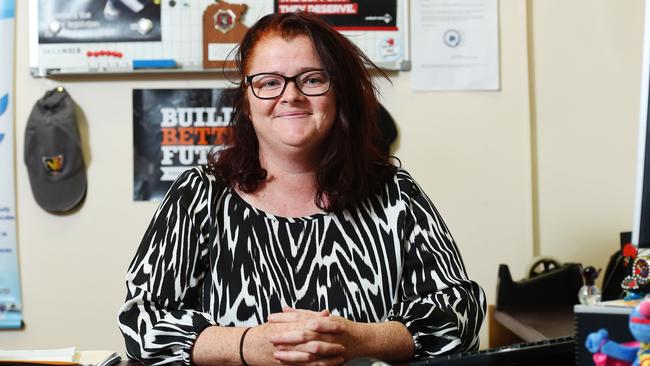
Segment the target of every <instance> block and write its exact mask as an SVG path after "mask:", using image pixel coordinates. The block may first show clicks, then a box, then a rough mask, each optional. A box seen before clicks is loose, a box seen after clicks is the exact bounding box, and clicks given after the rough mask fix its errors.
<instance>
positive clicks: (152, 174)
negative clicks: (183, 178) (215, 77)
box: [133, 89, 233, 201]
mask: <svg viewBox="0 0 650 366" xmlns="http://www.w3.org/2000/svg"><path fill="white" fill-rule="evenodd" d="M232 112H233V108H232V98H231V97H230V96H229V95H228V93H225V89H134V90H133V152H134V154H133V170H134V171H133V199H134V200H135V201H148V200H157V199H160V198H162V197H163V196H164V195H165V193H166V192H167V190H168V189H169V187H170V186H171V184H172V182H173V181H174V180H175V179H176V178H177V177H178V175H179V174H181V173H182V172H183V171H185V170H187V169H188V168H190V167H193V166H197V165H203V164H207V162H208V154H209V153H210V152H212V151H215V150H216V151H218V150H219V149H221V148H223V147H224V146H225V145H226V144H227V142H228V139H229V137H230V127H229V124H230V119H231V116H232Z"/></svg>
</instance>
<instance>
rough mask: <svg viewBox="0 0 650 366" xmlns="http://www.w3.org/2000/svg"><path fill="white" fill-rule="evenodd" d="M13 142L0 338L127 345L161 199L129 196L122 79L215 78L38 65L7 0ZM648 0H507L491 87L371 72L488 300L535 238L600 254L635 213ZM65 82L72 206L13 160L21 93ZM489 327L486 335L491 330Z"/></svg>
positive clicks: (545, 245)
mask: <svg viewBox="0 0 650 366" xmlns="http://www.w3.org/2000/svg"><path fill="white" fill-rule="evenodd" d="M17 3H18V4H17V12H16V13H17V14H16V15H17V32H16V33H17V40H16V41H17V55H16V57H17V59H16V65H17V66H16V99H17V103H16V131H17V136H16V150H17V159H18V164H17V187H18V190H17V194H18V220H19V255H20V265H21V276H22V287H23V302H24V316H25V323H26V328H25V329H24V330H21V331H0V347H2V348H27V347H30V348H34V347H62V346H67V345H76V346H78V347H79V348H81V349H114V350H119V351H123V343H122V340H121V336H120V334H119V332H118V330H117V326H116V323H115V318H116V312H117V309H118V307H119V305H120V303H121V301H122V299H123V297H124V288H123V277H124V272H125V270H126V267H127V266H128V263H129V261H130V260H131V257H132V255H133V253H134V251H135V248H136V246H137V245H138V243H139V239H140V237H141V235H142V234H143V232H144V229H145V227H146V225H147V224H148V221H149V219H150V217H151V215H152V214H153V211H154V209H155V204H152V203H135V202H133V201H132V200H131V197H132V171H133V166H132V129H131V123H132V121H131V89H134V88H187V87H219V86H222V85H224V82H223V80H219V79H217V78H216V77H215V76H214V75H205V76H201V77H199V78H196V77H192V78H191V80H186V79H184V78H187V77H188V76H187V75H185V76H175V77H168V76H165V77H160V78H150V77H140V76H129V77H114V78H99V77H89V78H66V79H61V80H51V79H34V78H32V77H31V76H29V70H28V66H27V65H28V44H27V30H28V21H27V2H26V1H25V2H23V1H17ZM642 10H643V2H642V0H628V1H626V2H625V5H621V3H620V1H619V2H617V1H613V0H610V1H604V0H601V1H587V0H583V1H577V0H574V1H568V2H567V1H566V0H564V1H562V0H535V1H528V2H525V1H522V0H501V1H500V38H501V44H500V47H501V49H500V58H501V82H502V88H501V89H502V90H501V91H499V92H453V93H414V92H412V91H411V90H410V78H411V74H410V73H409V72H400V73H394V74H393V75H392V81H393V84H392V85H391V84H388V83H386V82H383V81H382V82H381V92H382V101H383V103H384V104H385V105H386V107H387V108H388V110H389V111H390V112H391V113H392V115H393V116H394V117H395V119H396V120H397V122H398V127H399V132H400V140H399V143H398V146H397V149H396V151H395V154H396V155H397V156H398V157H400V159H401V160H402V162H403V166H404V167H405V168H406V169H408V170H409V171H410V172H411V173H412V174H413V175H414V176H415V178H416V179H417V180H418V181H419V183H420V184H421V185H422V186H423V187H424V189H425V191H426V192H427V193H428V194H429V196H430V197H431V199H432V200H433V201H434V202H435V203H436V205H437V206H438V208H439V209H440V211H441V212H442V214H443V216H444V217H445V219H446V222H447V224H448V225H449V227H450V228H451V230H452V232H453V233H454V236H455V238H456V240H457V242H458V245H459V247H460V250H461V252H462V254H463V256H464V258H465V262H466V265H467V267H468V271H469V273H470V275H471V276H472V277H473V278H474V279H476V280H477V281H478V282H479V283H481V284H482V285H483V286H484V288H485V289H486V292H487V294H488V299H489V301H490V302H494V294H495V287H496V270H497V267H498V264H499V263H508V264H509V265H510V266H511V268H512V270H513V273H514V276H515V277H516V278H521V277H522V276H523V275H524V273H525V269H526V267H527V266H528V264H529V263H530V262H531V261H532V258H533V256H534V255H535V254H545V255H553V256H555V257H557V258H559V259H560V260H563V261H564V260H575V261H583V262H586V263H595V264H598V265H601V266H602V265H604V263H605V257H606V256H608V255H609V254H610V253H611V252H612V251H613V250H614V249H615V247H616V243H617V235H618V232H619V231H621V230H626V229H629V228H631V226H632V206H633V204H632V199H633V198H632V196H633V189H634V187H633V185H634V183H633V177H634V171H633V170H634V159H635V146H636V123H637V114H638V113H637V109H638V107H637V106H638V90H639V75H640V60H639V58H640V55H641V52H640V47H641V33H642ZM58 85H63V86H64V87H66V88H67V89H68V91H69V93H70V94H71V95H72V97H73V98H74V99H75V101H76V102H77V104H78V105H79V107H80V109H81V111H82V113H83V115H84V116H85V122H84V126H85V128H84V131H85V138H86V141H87V142H88V145H89V149H88V152H87V153H88V157H89V159H88V160H89V164H88V181H89V187H88V196H87V199H86V202H85V204H84V206H83V207H82V208H81V209H80V210H79V211H78V212H76V213H74V214H71V215H68V216H53V215H50V214H48V213H46V212H44V211H43V210H41V209H40V208H39V207H38V206H37V205H36V203H35V202H34V199H33V197H32V195H31V191H30V187H29V182H28V178H27V175H26V170H25V167H24V164H23V163H22V149H23V133H24V132H23V131H24V128H25V124H26V119H27V117H28V115H29V112H30V110H31V107H32V105H33V103H34V102H35V100H36V99H38V98H39V97H40V96H41V95H42V94H43V93H44V92H45V90H47V89H50V88H53V87H55V86H58ZM485 334H486V333H485V329H484V331H483V339H484V340H485V339H486V338H485Z"/></svg>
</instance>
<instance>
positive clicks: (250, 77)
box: [245, 69, 333, 100]
mask: <svg viewBox="0 0 650 366" xmlns="http://www.w3.org/2000/svg"><path fill="white" fill-rule="evenodd" d="M314 71H323V72H324V73H325V74H327V77H328V79H329V85H327V90H325V91H324V92H322V93H318V94H307V93H305V92H304V91H302V89H300V87H299V86H298V83H297V82H296V81H297V80H298V76H300V75H302V74H306V73H308V72H314ZM260 75H274V76H279V77H281V78H283V79H284V85H283V86H282V91H281V92H280V94H278V95H277V96H275V97H260V96H258V95H257V94H256V93H255V89H253V83H252V81H253V78H254V77H256V76H260ZM332 79H333V77H332V75H330V73H329V72H327V70H325V69H311V70H305V71H303V72H300V73H297V74H296V75H294V76H284V75H282V74H276V73H274V72H260V73H257V74H253V75H248V76H246V78H245V80H246V83H247V84H248V85H249V86H250V87H251V91H252V92H253V95H254V96H255V97H256V98H257V99H263V100H270V99H276V98H280V97H281V96H282V94H284V92H285V91H286V90H287V85H289V82H291V81H293V83H294V85H295V86H296V89H298V91H299V92H300V93H301V94H302V95H304V96H307V97H319V96H321V95H325V94H327V92H328V91H330V89H332Z"/></svg>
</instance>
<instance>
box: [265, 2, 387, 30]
mask: <svg viewBox="0 0 650 366" xmlns="http://www.w3.org/2000/svg"><path fill="white" fill-rule="evenodd" d="M274 7H275V8H274V10H275V12H276V13H280V14H282V13H291V12H296V11H308V12H312V13H316V14H318V15H320V16H321V17H323V18H324V19H325V20H327V21H328V22H329V23H330V24H332V25H333V26H334V27H335V28H336V29H338V30H389V31H396V30H397V22H396V21H395V18H396V17H397V0H274Z"/></svg>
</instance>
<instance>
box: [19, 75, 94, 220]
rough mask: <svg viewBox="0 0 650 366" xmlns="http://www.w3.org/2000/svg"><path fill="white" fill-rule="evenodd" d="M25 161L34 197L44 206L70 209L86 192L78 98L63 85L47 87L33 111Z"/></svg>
mask: <svg viewBox="0 0 650 366" xmlns="http://www.w3.org/2000/svg"><path fill="white" fill-rule="evenodd" d="M25 165H27V172H28V174H29V182H30V184H31V187H32V193H33V194H34V198H35V199H36V202H37V203H38V205H39V206H41V207H42V208H43V209H44V210H46V211H49V212H54V213H62V212H67V211H70V210H72V209H73V208H75V207H76V206H77V205H79V204H80V203H81V202H82V201H83V199H84V197H85V196H86V166H85V164H84V160H83V155H82V152H81V138H80V136H79V128H78V126H77V116H76V115H75V111H74V102H73V101H72V99H71V98H70V96H69V95H68V93H67V92H66V91H65V90H64V89H63V88H61V87H59V88H55V89H52V90H49V91H47V92H46V93H45V95H44V96H43V97H42V98H41V99H39V100H38V101H37V102H36V104H35V105H34V108H33V109H32V113H31V114H30V115H29V119H28V120H27V127H26V129H25Z"/></svg>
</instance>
